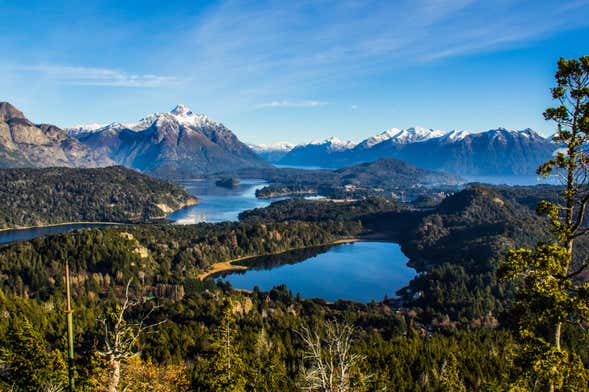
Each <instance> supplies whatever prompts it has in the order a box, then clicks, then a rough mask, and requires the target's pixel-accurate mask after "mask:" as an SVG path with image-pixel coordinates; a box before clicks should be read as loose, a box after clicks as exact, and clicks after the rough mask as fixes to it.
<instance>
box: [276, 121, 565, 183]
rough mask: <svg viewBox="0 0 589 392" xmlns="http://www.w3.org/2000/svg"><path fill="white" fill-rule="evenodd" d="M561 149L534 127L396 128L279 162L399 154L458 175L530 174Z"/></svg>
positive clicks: (338, 161) (320, 145)
mask: <svg viewBox="0 0 589 392" xmlns="http://www.w3.org/2000/svg"><path fill="white" fill-rule="evenodd" d="M555 149H556V147H555V145H554V144H553V143H552V141H551V140H550V139H547V138H544V137H542V136H541V135H539V134H538V133H536V132H534V131H533V130H531V129H525V130H522V131H514V130H507V129H505V128H497V129H492V130H488V131H485V132H478V133H470V132H467V131H456V130H454V131H450V132H446V131H441V130H434V129H425V128H417V127H415V128H408V129H397V128H393V129H391V130H388V131H385V132H383V133H380V134H378V135H376V136H373V137H371V138H368V139H366V140H363V141H362V142H360V143H358V144H353V143H351V142H342V141H340V140H338V139H336V138H330V139H327V140H325V141H323V142H317V141H314V142H311V143H308V144H303V145H298V146H296V147H294V148H292V149H291V150H290V151H288V152H287V153H283V155H282V156H281V157H280V158H279V159H278V160H275V161H273V163H276V164H280V165H288V166H315V167H317V166H318V167H324V168H341V167H345V166H349V165H354V164H358V163H363V162H372V161H374V160H376V159H379V158H395V159H400V160H402V161H405V162H408V163H411V164H414V165H416V166H418V167H421V168H425V169H430V170H441V171H446V172H450V173H454V174H458V175H471V176H476V175H529V174H533V173H535V170H536V168H537V167H538V166H539V165H540V164H541V163H542V162H544V161H546V160H547V159H549V158H550V157H551V155H552V154H553V152H554V150H555ZM265 154H266V155H268V152H267V151H266V152H265Z"/></svg>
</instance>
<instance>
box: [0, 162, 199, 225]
mask: <svg viewBox="0 0 589 392" xmlns="http://www.w3.org/2000/svg"><path fill="white" fill-rule="evenodd" d="M0 200H2V203H0V228H15V227H23V226H42V225H47V224H56V223H64V222H82V221H83V222H123V223H127V222H145V221H150V220H154V219H162V218H165V216H166V215H167V214H168V213H170V212H172V211H174V210H177V209H180V208H182V207H184V206H187V205H192V204H195V203H196V198H195V197H193V196H192V195H190V194H189V193H187V192H186V191H184V190H183V189H182V188H180V187H179V186H177V185H174V184H171V183H169V182H165V181H160V180H157V179H154V178H151V177H149V176H146V175H143V174H141V173H138V172H136V171H133V170H130V169H126V168H124V167H120V166H114V167H107V168H102V169H69V168H47V169H1V170H0Z"/></svg>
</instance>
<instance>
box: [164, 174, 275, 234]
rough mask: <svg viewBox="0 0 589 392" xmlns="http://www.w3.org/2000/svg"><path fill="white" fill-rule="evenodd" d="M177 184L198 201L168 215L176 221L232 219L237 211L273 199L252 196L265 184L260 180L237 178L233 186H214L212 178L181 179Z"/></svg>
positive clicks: (262, 204) (237, 213)
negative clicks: (236, 183)
mask: <svg viewBox="0 0 589 392" xmlns="http://www.w3.org/2000/svg"><path fill="white" fill-rule="evenodd" d="M179 184H180V185H182V186H183V187H184V188H185V189H186V190H187V191H188V192H190V193H191V194H193V195H194V196H196V197H198V204H196V205H194V206H191V207H187V208H184V209H182V210H180V211H176V212H173V213H172V214H170V215H168V219H170V220H173V221H174V222H175V223H176V224H184V225H187V224H193V223H199V222H213V223H214V222H224V221H236V220H237V219H238V215H239V213H240V212H242V211H245V210H250V209H252V208H262V207H266V206H268V205H269V204H270V203H271V202H272V201H274V200H277V199H273V200H264V199H256V190H258V189H261V188H263V187H265V186H266V185H268V183H267V182H266V181H263V180H251V179H248V180H241V182H240V184H239V186H238V187H235V188H224V187H220V186H217V185H216V184H215V181H214V180H183V181H179Z"/></svg>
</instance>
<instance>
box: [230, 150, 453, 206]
mask: <svg viewBox="0 0 589 392" xmlns="http://www.w3.org/2000/svg"><path fill="white" fill-rule="evenodd" d="M237 174H238V175H239V176H241V177H244V178H264V179H266V180H268V181H270V182H271V184H270V185H268V186H267V187H264V188H262V189H260V190H258V191H257V192H256V196H257V197H260V198H273V197H280V196H296V195H309V194H319V195H323V196H327V197H330V198H334V199H345V198H348V199H355V198H362V197H370V196H385V197H389V198H390V197H392V198H396V199H402V200H412V199H414V198H417V197H418V196H419V195H421V194H423V193H432V194H435V193H438V192H440V191H448V190H455V189H456V186H457V185H458V184H460V183H461V180H460V178H459V177H457V176H455V175H452V174H448V173H442V172H435V171H431V170H424V169H420V168H418V167H415V166H413V165H410V164H408V163H405V162H402V161H398V160H396V159H390V158H383V159H379V160H377V161H375V162H371V163H363V164H359V165H355V166H350V167H346V168H342V169H338V170H303V169H289V168H263V169H242V170H240V171H238V172H237Z"/></svg>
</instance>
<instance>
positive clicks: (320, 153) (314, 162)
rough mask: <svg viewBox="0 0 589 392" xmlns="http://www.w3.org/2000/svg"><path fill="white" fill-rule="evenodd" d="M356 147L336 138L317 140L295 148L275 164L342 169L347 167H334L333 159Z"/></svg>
mask: <svg viewBox="0 0 589 392" xmlns="http://www.w3.org/2000/svg"><path fill="white" fill-rule="evenodd" d="M354 147H355V144H354V143H352V142H350V141H345V142H344V141H341V140H339V139H338V138H336V137H331V138H329V139H325V140H322V141H318V140H315V141H312V142H311V143H309V144H305V145H299V146H296V147H294V148H293V149H291V150H290V151H289V152H288V153H287V154H286V155H285V156H284V157H283V158H282V159H281V160H280V161H278V162H275V163H279V164H282V165H292V166H319V167H325V168H333V167H341V166H345V165H333V163H332V157H333V156H339V155H341V154H344V153H345V152H347V151H348V150H351V149H353V148H354Z"/></svg>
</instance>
